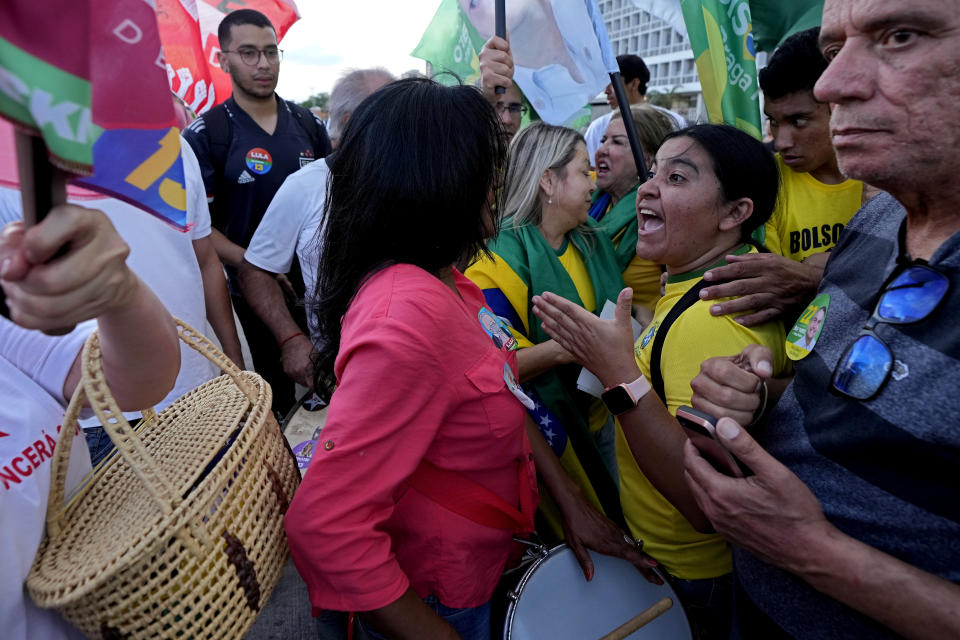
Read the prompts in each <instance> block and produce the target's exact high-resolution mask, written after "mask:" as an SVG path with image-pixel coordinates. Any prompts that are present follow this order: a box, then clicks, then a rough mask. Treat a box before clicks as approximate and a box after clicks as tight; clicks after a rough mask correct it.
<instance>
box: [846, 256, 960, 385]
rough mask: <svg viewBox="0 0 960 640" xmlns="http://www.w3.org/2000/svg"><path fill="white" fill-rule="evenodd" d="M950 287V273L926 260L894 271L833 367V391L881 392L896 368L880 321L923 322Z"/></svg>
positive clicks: (896, 322) (890, 322)
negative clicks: (880, 330)
mask: <svg viewBox="0 0 960 640" xmlns="http://www.w3.org/2000/svg"><path fill="white" fill-rule="evenodd" d="M949 289H950V281H949V280H948V279H947V276H945V275H944V274H942V273H940V272H939V271H937V270H936V269H934V268H933V267H931V266H930V265H928V264H926V263H924V262H913V263H910V264H908V265H904V266H903V267H901V268H899V269H897V270H896V271H894V272H893V274H891V276H890V278H889V279H888V280H887V284H886V286H884V287H883V289H881V291H880V299H879V300H877V304H876V306H875V307H874V309H873V314H872V315H871V316H870V319H869V320H867V324H865V325H864V327H863V329H861V330H860V334H859V335H858V336H857V339H856V340H854V341H853V344H851V345H850V346H849V347H848V348H847V350H846V352H845V353H844V354H843V357H842V358H840V361H839V362H838V363H837V366H836V368H835V369H834V370H833V377H832V378H831V380H830V384H831V386H832V388H833V390H834V391H836V392H838V393H840V394H841V395H844V396H847V397H850V398H854V399H856V400H869V399H870V398H872V397H874V396H875V395H877V394H878V393H879V392H880V389H882V388H883V385H884V384H886V382H887V380H888V379H889V378H890V374H891V372H892V370H893V352H892V351H891V350H890V347H889V346H887V343H886V342H884V341H883V340H882V339H881V338H880V337H879V336H878V335H877V334H876V333H875V332H874V328H875V327H876V326H877V325H879V324H911V323H913V322H920V321H921V320H923V319H924V318H926V317H927V316H929V315H930V314H931V313H933V312H934V310H935V309H936V308H937V307H938V306H940V303H941V302H943V299H944V298H945V297H946V295H947V291H948V290H949Z"/></svg>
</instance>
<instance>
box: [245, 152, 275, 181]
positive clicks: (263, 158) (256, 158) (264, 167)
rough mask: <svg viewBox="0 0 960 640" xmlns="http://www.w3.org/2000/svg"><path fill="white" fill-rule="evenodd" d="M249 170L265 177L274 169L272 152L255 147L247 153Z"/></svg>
mask: <svg viewBox="0 0 960 640" xmlns="http://www.w3.org/2000/svg"><path fill="white" fill-rule="evenodd" d="M246 162H247V168H248V169H250V171H253V172H254V173H256V174H259V175H263V174H264V173H267V172H268V171H270V169H271V168H273V158H272V157H271V156H270V152H269V151H267V150H266V149H261V148H260V147H254V148H253V149H250V151H247V157H246Z"/></svg>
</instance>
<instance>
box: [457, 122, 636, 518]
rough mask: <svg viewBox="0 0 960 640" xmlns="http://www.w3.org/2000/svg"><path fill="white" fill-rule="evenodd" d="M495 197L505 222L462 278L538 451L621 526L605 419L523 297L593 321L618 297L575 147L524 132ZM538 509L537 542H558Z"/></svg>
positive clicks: (549, 132) (579, 143)
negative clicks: (502, 332) (505, 336)
mask: <svg viewBox="0 0 960 640" xmlns="http://www.w3.org/2000/svg"><path fill="white" fill-rule="evenodd" d="M503 189H504V194H503V199H504V203H505V204H504V212H505V215H504V218H503V221H502V224H501V230H500V232H499V234H498V235H497V237H496V238H494V239H493V240H492V241H490V242H489V243H488V248H489V249H490V252H491V254H492V255H491V256H490V257H481V259H480V260H479V261H477V262H476V263H474V264H473V265H471V266H470V267H469V268H468V269H467V271H466V275H467V277H469V278H471V279H472V280H473V281H474V282H475V283H476V284H477V285H478V286H479V287H480V289H481V290H483V293H484V296H485V297H486V301H487V306H488V307H489V308H490V309H491V310H493V312H494V313H495V314H496V315H497V316H498V317H499V318H500V320H501V321H502V322H503V323H504V324H505V326H508V328H509V329H510V331H511V332H512V334H513V337H514V338H515V339H516V343H517V347H519V349H520V350H519V352H518V354H517V356H518V358H517V359H518V363H519V376H518V378H519V382H520V384H521V385H522V386H523V388H524V390H525V391H526V393H527V394H528V395H529V396H530V397H531V398H532V399H533V405H532V406H533V407H534V408H533V409H531V410H530V412H531V414H532V416H533V418H534V420H535V421H536V422H537V424H538V425H539V426H540V429H541V431H542V433H543V435H544V437H545V438H546V440H547V442H548V443H549V444H550V445H551V447H552V448H553V450H554V452H555V453H556V454H557V456H558V457H559V458H560V461H561V463H562V464H563V466H564V468H565V469H566V471H567V473H568V474H569V475H570V476H571V477H572V478H573V479H574V480H575V481H577V482H578V484H579V485H580V486H581V488H582V489H583V490H584V492H585V493H586V495H587V497H588V498H589V499H590V500H591V501H592V502H593V503H594V504H595V505H596V506H598V507H601V508H602V509H603V511H604V512H605V513H606V514H607V515H608V516H609V517H610V518H611V519H613V520H614V521H615V522H617V523H619V524H621V525H623V526H625V523H624V521H623V517H622V513H621V508H620V501H619V497H618V494H617V486H616V469H615V466H616V445H615V440H614V426H613V420H612V418H611V417H610V413H609V412H608V411H607V410H606V409H605V408H604V406H603V404H602V403H600V402H599V401H598V400H596V399H595V398H593V397H592V396H589V395H587V394H585V393H583V392H581V391H578V390H577V384H576V381H577V376H578V375H579V373H580V366H579V365H577V364H576V363H575V360H574V358H573V357H572V356H571V355H570V354H569V353H568V352H567V351H566V350H564V349H563V348H562V347H560V346H559V345H558V344H557V343H556V342H555V341H553V340H551V339H550V336H548V335H547V334H546V333H544V332H543V330H542V329H541V328H540V321H539V320H538V319H537V318H536V317H535V316H534V315H533V314H532V313H531V308H532V306H531V305H530V299H531V298H532V297H533V296H535V295H537V294H539V293H542V292H544V291H553V292H555V293H557V294H558V295H562V296H563V297H564V298H566V299H567V300H570V301H572V302H573V303H574V304H576V305H577V306H579V307H581V308H584V309H586V310H587V311H589V312H599V311H600V309H602V308H603V303H604V302H605V301H606V300H608V299H609V300H611V301H613V300H616V297H617V294H618V293H619V291H620V289H621V288H622V287H623V280H622V278H621V277H620V272H621V271H622V269H621V268H620V267H619V266H618V264H617V259H616V254H615V251H614V247H613V243H612V242H611V240H610V237H609V236H608V235H607V234H606V233H603V232H600V231H599V230H598V229H597V224H596V222H595V221H594V220H592V219H591V218H590V217H589V215H588V214H587V211H588V209H589V208H590V194H591V193H593V191H594V189H595V186H594V184H593V180H592V179H591V177H590V165H589V159H588V156H587V148H586V145H585V144H584V142H583V137H582V136H581V135H580V134H579V133H577V132H576V131H573V130H572V129H568V128H566V127H557V126H552V125H549V124H545V123H536V124H534V125H531V126H530V127H527V128H526V129H524V130H523V131H521V132H520V133H518V134H517V136H516V137H515V138H514V139H513V141H512V143H511V145H510V153H509V157H508V163H507V170H506V173H505V176H504V186H503ZM541 504H542V506H543V508H542V511H541V515H542V516H545V517H546V518H547V521H548V523H549V525H550V526H549V528H547V527H543V526H541V527H540V531H541V533H542V534H544V533H547V532H548V531H550V530H552V532H553V533H555V534H558V535H559V533H560V527H559V522H558V520H557V519H556V517H555V514H556V512H555V511H554V510H552V509H551V506H550V499H549V496H548V495H544V496H543V500H542V501H541Z"/></svg>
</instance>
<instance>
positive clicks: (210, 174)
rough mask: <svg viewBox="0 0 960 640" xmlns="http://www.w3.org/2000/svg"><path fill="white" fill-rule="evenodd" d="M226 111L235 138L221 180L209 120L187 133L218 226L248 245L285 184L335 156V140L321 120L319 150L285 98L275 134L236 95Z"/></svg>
mask: <svg viewBox="0 0 960 640" xmlns="http://www.w3.org/2000/svg"><path fill="white" fill-rule="evenodd" d="M223 107H224V109H225V110H226V113H227V116H228V117H229V119H230V120H229V122H230V134H231V135H230V143H229V147H228V149H227V150H226V153H225V154H223V158H224V161H225V162H224V167H223V170H222V171H223V176H222V177H221V179H220V180H219V181H218V179H217V178H218V176H217V175H216V172H217V170H218V168H217V167H215V166H214V164H215V159H214V157H215V154H214V152H213V151H212V149H211V142H212V141H211V140H210V130H209V129H208V128H207V126H206V123H205V122H204V116H201V117H199V118H197V119H196V120H195V121H194V122H193V123H192V124H191V125H190V126H189V127H188V128H187V129H186V130H184V132H183V135H184V137H185V138H186V139H187V141H188V142H189V143H190V146H191V147H193V150H194V152H195V153H196V155H197V160H198V161H199V162H200V170H201V172H202V174H203V182H204V185H205V186H206V189H207V198H208V199H209V200H210V203H211V204H210V218H211V222H212V223H213V226H214V227H215V228H216V229H218V230H219V231H221V232H222V233H223V234H224V235H225V236H226V237H227V238H229V239H230V240H231V241H232V242H235V243H236V244H238V245H240V246H241V247H246V246H247V245H249V243H250V238H252V237H253V232H254V231H256V228H257V225H258V224H259V223H260V220H261V218H263V214H264V212H265V211H266V210H267V206H268V205H269V204H270V201H271V200H272V199H273V196H274V194H275V193H276V192H277V189H279V188H280V185H281V184H283V181H284V180H286V178H287V176H288V175H290V174H291V173H293V172H294V171H297V170H298V169H300V168H301V167H303V166H305V165H307V164H308V163H310V162H313V161H314V160H316V159H318V158H321V157H323V156H325V155H326V154H327V153H329V152H330V140H329V138H328V137H327V134H326V130H325V129H324V127H323V123H322V122H321V121H320V120H319V119H317V120H316V122H317V125H318V129H319V132H320V134H321V135H320V141H319V144H318V145H317V146H319V147H321V148H315V145H314V143H313V142H312V141H311V139H310V136H309V135H308V133H307V131H306V130H305V128H304V126H303V125H302V124H301V122H300V121H299V120H298V118H297V116H296V115H295V114H294V113H293V111H292V109H291V107H290V105H289V104H288V103H287V102H286V100H281V99H280V97H279V96H277V126H276V128H275V130H274V132H273V134H268V133H267V132H266V131H264V130H263V129H262V128H261V127H260V125H258V124H257V123H256V122H254V120H253V118H251V117H250V116H249V115H247V113H246V112H245V111H243V110H242V109H241V108H240V107H238V106H237V103H236V102H235V101H234V99H233V98H232V97H230V98H228V99H227V100H226V102H224V103H223ZM310 115H311V116H312V117H314V118H316V116H313V114H310ZM304 117H305V116H304Z"/></svg>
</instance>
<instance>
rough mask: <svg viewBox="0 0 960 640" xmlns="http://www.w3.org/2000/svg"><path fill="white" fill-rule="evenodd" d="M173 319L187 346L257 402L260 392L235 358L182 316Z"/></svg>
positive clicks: (251, 400) (254, 402) (251, 402)
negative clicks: (236, 362)
mask: <svg viewBox="0 0 960 640" xmlns="http://www.w3.org/2000/svg"><path fill="white" fill-rule="evenodd" d="M173 320H174V322H176V323H177V333H178V334H179V335H180V339H181V340H183V341H184V342H185V343H187V346H189V347H190V348H191V349H193V350H194V351H196V352H197V353H199V354H200V355H202V356H203V357H204V358H206V359H207V360H209V361H210V362H212V363H213V364H214V366H216V367H217V368H218V369H220V370H221V371H223V372H224V373H225V374H227V375H228V376H230V379H231V380H233V383H234V384H235V385H237V387H239V388H240V390H241V391H242V392H243V395H245V396H247V400H249V401H250V404H256V402H257V399H258V398H259V392H258V391H257V389H256V388H254V387H253V386H251V384H250V383H249V382H247V381H246V380H245V379H244V378H243V375H242V372H241V371H240V369H239V368H237V365H235V364H234V363H233V360H231V359H230V358H228V357H227V356H226V355H225V354H224V353H223V351H221V350H220V349H218V348H217V345H215V344H213V342H211V341H210V339H209V338H207V336H205V335H203V333H201V332H200V331H197V330H196V329H194V328H193V327H191V326H190V325H189V324H187V323H186V322H184V321H183V320H181V319H180V318H174V319H173Z"/></svg>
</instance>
